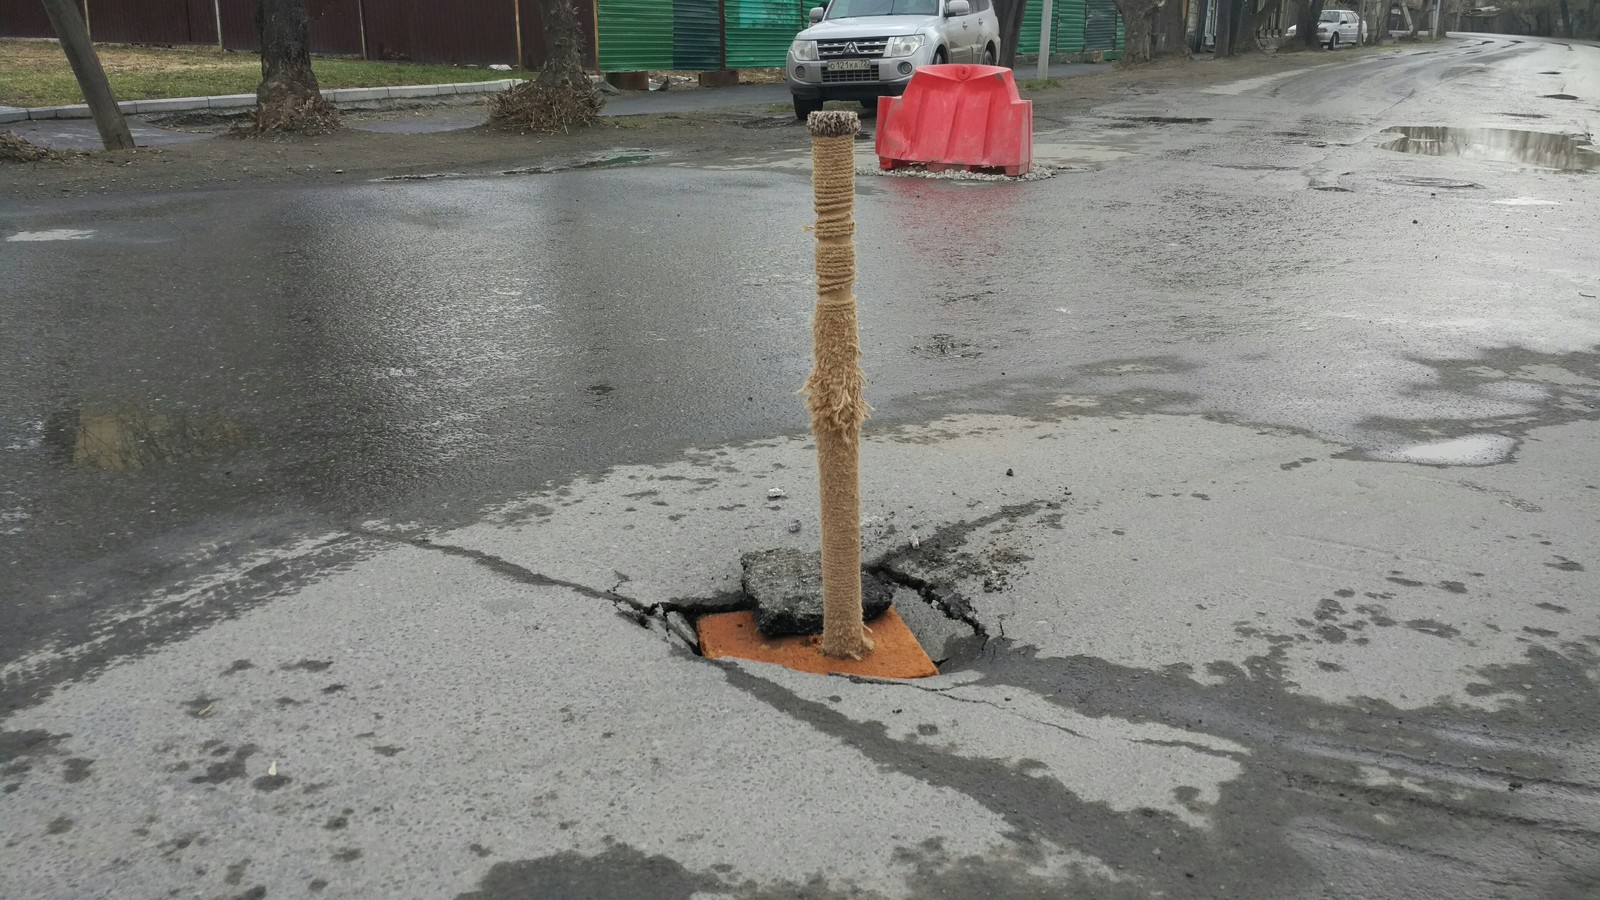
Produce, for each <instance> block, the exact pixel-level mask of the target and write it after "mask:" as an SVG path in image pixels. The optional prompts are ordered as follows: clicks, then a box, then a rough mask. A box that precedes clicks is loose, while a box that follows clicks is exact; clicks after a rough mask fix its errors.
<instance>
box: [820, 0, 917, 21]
mask: <svg viewBox="0 0 1600 900" xmlns="http://www.w3.org/2000/svg"><path fill="white" fill-rule="evenodd" d="M938 13H939V0H833V5H832V6H829V7H828V18H830V19H857V18H860V17H862V16H932V15H937V14H938Z"/></svg>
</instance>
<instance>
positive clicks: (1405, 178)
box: [1383, 175, 1483, 191]
mask: <svg viewBox="0 0 1600 900" xmlns="http://www.w3.org/2000/svg"><path fill="white" fill-rule="evenodd" d="M1383 180H1384V181H1386V182H1388V183H1389V184H1400V185H1406V186H1407V187H1425V188H1437V189H1439V190H1443V191H1466V190H1475V189H1478V188H1482V187H1483V185H1481V184H1478V183H1477V182H1476V181H1461V180H1460V179H1457V178H1434V177H1432V176H1431V175H1395V176H1393V177H1390V178H1385V179H1383Z"/></svg>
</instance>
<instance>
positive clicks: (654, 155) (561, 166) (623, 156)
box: [500, 147, 665, 175]
mask: <svg viewBox="0 0 1600 900" xmlns="http://www.w3.org/2000/svg"><path fill="white" fill-rule="evenodd" d="M664 155H665V154H663V153H660V152H659V151H656V150H646V149H643V148H640V147H619V148H618V149H616V150H610V151H607V152H606V153H605V154H603V155H597V156H589V157H582V158H579V159H571V160H566V161H564V162H555V163H549V164H546V165H538V166H519V167H518V168H515V169H504V170H502V171H501V172H500V174H501V175H550V174H553V173H555V172H571V171H574V170H577V169H615V168H620V167H622V166H638V165H643V164H645V163H648V162H653V161H655V160H657V159H660V158H661V157H662V156H664Z"/></svg>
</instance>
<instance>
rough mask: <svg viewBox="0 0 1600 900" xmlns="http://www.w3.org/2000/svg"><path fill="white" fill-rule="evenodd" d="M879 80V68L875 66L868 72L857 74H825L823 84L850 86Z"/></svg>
mask: <svg viewBox="0 0 1600 900" xmlns="http://www.w3.org/2000/svg"><path fill="white" fill-rule="evenodd" d="M877 80H878V67H877V66H873V67H872V68H870V69H867V70H866V71H857V72H823V73H822V83H823V84H850V83H852V82H853V83H857V84H859V83H861V82H870V81H877Z"/></svg>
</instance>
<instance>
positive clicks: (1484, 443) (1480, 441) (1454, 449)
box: [1373, 434, 1517, 466]
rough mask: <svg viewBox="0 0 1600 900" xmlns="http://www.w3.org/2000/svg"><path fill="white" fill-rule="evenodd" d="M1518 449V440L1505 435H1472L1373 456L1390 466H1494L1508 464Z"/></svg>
mask: <svg viewBox="0 0 1600 900" xmlns="http://www.w3.org/2000/svg"><path fill="white" fill-rule="evenodd" d="M1516 448H1517V442H1516V440H1515V439H1514V438H1511V437H1507V436H1506V435H1503V434H1472V435H1467V436H1466V437H1459V438H1452V439H1450V440H1443V441H1431V442H1428V443H1424V444H1412V445H1410V446H1407V447H1399V448H1396V449H1392V450H1386V451H1379V452H1377V453H1374V454H1373V456H1374V457H1375V458H1377V459H1381V460H1385V461H1388V462H1409V463H1418V464H1421V465H1425V466H1492V465H1494V464H1496V463H1501V462H1505V461H1506V460H1507V459H1509V458H1510V456H1511V452H1512V451H1513V450H1515V449H1516Z"/></svg>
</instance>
